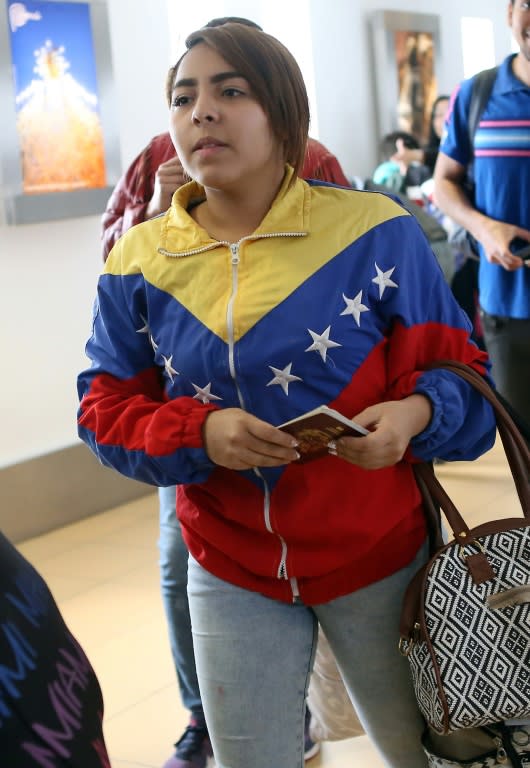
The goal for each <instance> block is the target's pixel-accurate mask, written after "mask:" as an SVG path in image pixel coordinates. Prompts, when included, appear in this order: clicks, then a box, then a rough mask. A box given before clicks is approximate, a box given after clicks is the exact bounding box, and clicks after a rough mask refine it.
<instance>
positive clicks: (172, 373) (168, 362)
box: [162, 355, 180, 383]
mask: <svg viewBox="0 0 530 768" xmlns="http://www.w3.org/2000/svg"><path fill="white" fill-rule="evenodd" d="M162 360H163V361H164V368H165V369H166V373H167V375H168V376H169V378H170V379H171V383H173V376H179V375H180V374H179V372H178V371H176V370H175V369H174V368H173V366H172V365H171V363H172V361H173V355H170V356H169V357H166V356H165V355H162Z"/></svg>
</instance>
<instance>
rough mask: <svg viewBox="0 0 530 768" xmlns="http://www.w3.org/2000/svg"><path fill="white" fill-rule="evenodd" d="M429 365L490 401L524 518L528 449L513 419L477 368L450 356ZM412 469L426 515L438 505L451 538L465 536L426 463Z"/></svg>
mask: <svg viewBox="0 0 530 768" xmlns="http://www.w3.org/2000/svg"><path fill="white" fill-rule="evenodd" d="M429 368H430V369H439V368H443V369H444V370H448V371H450V372H451V373H454V374H455V375H457V376H460V377H461V378H463V379H465V381H467V382H468V383H469V384H471V386H473V387H474V388H475V389H476V390H477V391H478V392H480V394H481V395H482V396H483V397H485V398H486V400H488V402H489V403H491V405H492V406H493V409H494V411H495V416H496V420H497V429H498V431H499V435H500V437H501V440H502V443H503V446H504V450H505V453H506V457H507V459H508V464H509V466H510V470H511V473H512V476H513V479H514V482H515V487H516V490H517V494H518V496H519V501H520V503H521V508H522V511H523V515H524V516H525V517H526V518H530V484H529V477H530V451H529V449H528V446H527V445H526V442H525V440H524V439H523V437H522V435H521V434H520V432H519V430H518V429H517V426H516V425H515V423H514V421H513V419H512V418H511V416H510V415H509V414H508V412H507V411H506V409H505V408H504V407H503V406H502V404H501V403H500V402H499V400H498V399H497V396H496V394H495V391H494V390H493V389H492V388H491V387H490V386H489V385H488V384H487V382H486V381H485V379H483V378H482V376H481V375H480V374H479V373H477V371H475V370H474V369H473V368H471V367H470V366H468V365H465V364H464V363H460V362H457V361H453V360H440V361H438V362H436V363H434V364H433V365H431V366H429ZM414 470H415V473H416V477H417V479H418V481H419V487H420V490H421V491H422V495H423V497H424V500H425V507H426V514H427V516H428V518H429V517H430V511H429V507H432V506H434V507H435V508H436V507H440V508H441V509H442V510H443V512H444V514H445V516H446V518H447V521H448V523H449V525H450V526H451V528H452V531H453V533H454V535H455V538H459V539H460V540H461V539H465V537H466V534H467V532H468V531H469V528H468V526H467V524H466V522H465V520H464V519H463V517H462V515H461V514H460V512H459V511H458V510H457V508H456V506H455V505H454V503H453V502H452V500H451V499H450V497H449V495H448V494H447V492H446V491H445V489H444V488H443V486H442V485H441V483H440V482H439V480H438V479H437V478H436V476H435V475H434V473H433V472H432V470H431V469H430V467H429V466H427V465H422V464H418V465H415V467H414Z"/></svg>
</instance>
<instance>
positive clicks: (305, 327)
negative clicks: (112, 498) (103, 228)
mask: <svg viewBox="0 0 530 768" xmlns="http://www.w3.org/2000/svg"><path fill="white" fill-rule="evenodd" d="M168 88H169V93H170V96H171V110H170V132H171V136H172V139H173V142H174V144H175V148H176V150H177V153H178V155H179V157H180V158H181V160H182V164H183V166H184V168H185V169H186V171H187V173H188V174H189V175H190V176H191V177H192V178H193V179H194V181H193V182H191V183H190V184H187V185H186V186H184V187H182V188H181V189H180V190H178V191H177V192H176V193H175V195H174V197H173V202H172V205H171V208H170V210H169V211H168V212H167V214H165V215H164V216H161V217H159V218H157V219H154V220H152V221H149V222H146V223H144V224H140V225H139V226H137V227H134V228H133V229H132V230H130V231H129V232H128V233H127V234H126V235H125V236H124V237H123V238H122V239H121V240H120V241H119V242H118V243H117V245H116V246H115V247H114V249H113V251H112V253H111V254H110V257H109V259H108V261H107V263H106V266H105V271H104V274H103V275H102V277H101V279H100V283H99V293H98V301H97V304H96V313H95V318H94V327H93V334H92V336H91V338H90V340H89V342H88V345H87V352H88V355H89V357H90V358H91V361H92V366H91V368H90V369H88V370H86V371H85V372H83V373H82V374H81V375H80V379H79V391H80V395H81V406H80V411H79V433H80V435H81V437H82V438H83V439H84V440H85V441H86V442H87V443H88V444H89V445H90V446H91V447H92V449H93V450H94V451H95V452H96V453H97V454H98V456H99V457H100V459H101V461H102V462H103V463H105V464H108V465H110V466H113V467H115V468H116V469H118V470H119V471H121V472H123V473H124V474H126V475H129V476H131V477H135V478H137V479H140V480H143V481H145V482H150V483H153V484H155V485H170V484H172V483H177V484H179V489H178V492H179V496H178V504H177V508H178V511H179V518H180V520H181V524H182V526H183V530H184V535H185V538H186V543H187V545H188V548H189V550H190V552H191V558H190V570H189V581H188V590H189V596H190V608H191V615H192V626H193V632H194V646H195V652H196V661H197V670H198V677H199V682H200V686H201V695H202V698H203V704H204V707H205V714H206V720H207V724H208V730H209V732H210V736H211V739H212V744H213V749H214V756H215V760H216V764H217V765H218V766H219V768H228V766H230V767H231V768H249V766H252V768H270V766H271V765H275V766H280V765H281V766H285V768H295V766H297V767H298V766H301V765H302V762H303V755H302V742H303V739H302V735H303V725H304V706H305V696H306V688H307V682H308V679H309V675H310V670H311V665H312V657H313V652H314V645H315V639H316V627H317V623H318V621H319V622H320V623H321V625H322V627H323V629H324V632H325V634H326V636H327V639H328V641H329V643H330V645H331V647H332V650H333V652H334V654H335V656H336V658H337V660H338V663H339V665H340V667H341V671H342V673H343V675H344V678H345V680H346V683H347V686H348V688H349V691H350V694H351V696H352V700H353V701H354V703H355V706H356V708H357V710H358V712H359V715H360V718H361V721H362V723H363V726H364V727H365V730H366V731H367V733H368V734H369V735H370V737H371V738H372V739H373V741H374V742H375V744H376V746H377V747H378V749H379V750H380V752H381V754H382V755H383V757H384V759H385V760H386V762H387V764H388V765H390V766H396V767H397V766H400V767H402V768H405V766H406V768H420V766H421V768H424V766H425V765H426V760H425V757H424V755H423V753H422V750H421V746H420V735H421V732H422V729H423V722H422V720H421V717H420V715H419V713H418V710H417V707H416V703H415V699H414V695H413V692H412V687H411V683H410V679H409V673H408V669H407V666H406V661H404V660H403V659H400V658H399V654H398V652H397V651H396V640H397V635H398V618H399V612H400V602H401V597H402V595H403V592H404V589H405V587H406V585H407V583H408V581H409V580H410V578H411V577H412V575H413V574H414V573H415V571H416V570H417V568H418V567H419V566H420V564H421V563H422V562H423V561H424V559H425V525H424V521H423V515H422V509H421V503H420V498H419V494H418V490H417V488H416V485H415V483H414V479H413V474H412V470H411V466H410V462H411V461H413V460H414V459H415V458H416V459H430V458H432V457H433V456H436V455H437V456H443V457H444V458H446V459H456V458H459V459H464V458H465V459H470V458H473V457H475V456H478V455H479V454H481V453H482V452H483V451H485V450H487V449H488V448H489V447H490V446H491V444H492V442H493V439H494V420H493V416H492V413H491V410H490V408H489V406H488V405H487V404H485V403H484V402H482V400H481V399H480V397H478V396H477V395H476V394H475V393H474V392H472V391H470V389H469V388H468V386H467V385H466V384H465V383H464V382H463V381H461V380H459V379H457V378H456V377H454V376H452V375H451V374H449V373H447V372H440V371H430V372H424V371H423V370H422V369H423V368H424V367H425V366H426V365H428V364H429V363H430V362H432V361H435V360H436V359H440V358H448V357H452V358H455V359H459V360H463V361H466V362H468V363H470V364H471V365H473V366H474V367H475V368H476V369H477V370H479V371H480V372H481V373H483V374H485V372H486V356H485V354H484V353H481V352H480V351H479V350H478V349H477V348H476V346H475V345H474V344H473V343H472V342H471V341H470V339H469V330H470V328H469V324H468V323H467V321H466V320H465V318H464V316H463V314H462V313H461V312H460V310H459V309H458V307H457V305H456V304H455V302H454V301H453V299H452V297H451V295H450V292H449V290H448V288H447V287H446V285H445V283H444V280H443V276H442V274H441V271H440V270H439V269H438V266H437V264H436V262H435V259H434V256H433V254H432V252H431V251H430V250H429V248H428V246H427V243H426V240H425V238H424V236H423V235H422V233H421V231H420V229H419V227H418V225H417V224H416V223H415V221H414V220H413V217H412V216H410V215H408V214H407V212H406V211H405V210H404V209H402V208H401V207H400V206H398V205H397V204H396V203H395V202H394V201H393V200H391V199H390V198H388V197H387V196H386V195H380V194H376V193H368V192H361V191H356V190H346V189H341V188H336V187H331V186H328V185H323V184H321V183H319V182H311V183H308V182H305V181H302V180H300V179H298V178H297V177H296V174H297V171H298V169H299V167H300V164H301V163H302V161H303V156H304V146H305V141H306V136H307V133H308V123H309V110H308V102H307V95H306V91H305V87H304V84H303V80H302V77H301V74H300V70H299V68H298V66H297V65H296V62H295V61H294V59H293V58H292V56H291V55H290V53H289V52H288V51H287V50H286V49H285V48H284V47H283V46H282V45H281V44H280V43H278V41H277V40H275V39H274V38H272V37H270V36H269V35H266V34H265V33H263V32H260V31H258V30H255V29H250V28H248V27H244V26H242V25H239V24H227V25H224V26H223V27H218V28H212V29H202V30H199V31H198V32H196V33H194V34H192V35H191V36H190V37H189V38H188V40H187V51H186V53H185V54H184V55H183V56H182V58H181V59H180V60H179V62H178V63H177V64H176V65H175V67H174V68H173V69H172V70H171V72H170V77H169V80H168ZM322 403H325V404H328V405H331V406H332V407H334V408H336V409H337V410H340V411H341V412H342V413H344V414H345V415H347V416H349V417H353V418H355V420H356V421H357V422H359V423H361V424H362V425H363V426H365V427H367V428H369V429H370V434H369V435H367V436H366V437H362V438H343V439H341V440H338V441H336V443H330V445H329V455H327V456H325V457H324V458H321V459H318V460H315V461H312V462H307V463H300V462H299V460H298V459H299V454H298V452H297V445H296V441H295V440H294V439H293V438H292V437H291V436H290V435H288V434H286V433H284V432H283V431H281V430H279V429H278V428H277V427H276V426H274V425H278V424H282V423H283V422H285V421H287V420H289V419H292V418H294V417H296V416H299V415H301V414H302V413H304V412H305V411H308V410H311V409H312V408H315V407H316V406H318V405H321V404H322ZM396 712H399V718H396Z"/></svg>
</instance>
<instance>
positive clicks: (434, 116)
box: [391, 95, 449, 176]
mask: <svg viewBox="0 0 530 768" xmlns="http://www.w3.org/2000/svg"><path fill="white" fill-rule="evenodd" d="M448 107H449V96H445V95H441V96H438V98H437V99H436V100H435V102H434V104H433V105H432V110H431V118H430V123H429V138H428V140H427V144H426V146H424V147H420V146H419V144H418V143H417V146H415V147H413V146H410V145H408V144H407V143H406V142H405V141H404V140H403V138H401V137H399V136H398V137H397V138H396V141H395V146H394V151H393V153H392V155H391V159H392V160H393V161H394V162H395V163H397V164H398V165H399V166H400V167H401V168H402V172H406V170H407V169H408V168H409V167H410V166H411V165H413V164H417V165H423V166H426V167H427V168H428V169H429V171H430V175H431V176H432V174H433V172H434V166H435V163H436V158H437V157H438V151H439V148H440V139H441V138H442V133H443V129H444V121H445V116H446V114H447V109H448Z"/></svg>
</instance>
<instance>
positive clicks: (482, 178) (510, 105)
mask: <svg viewBox="0 0 530 768" xmlns="http://www.w3.org/2000/svg"><path fill="white" fill-rule="evenodd" d="M507 14H508V23H509V25H510V27H511V30H512V34H513V36H514V39H515V40H516V41H517V43H518V45H519V47H520V50H519V53H516V54H511V55H509V56H507V57H506V59H504V61H503V62H502V63H501V65H500V66H499V68H498V71H497V76H496V79H495V82H494V84H493V88H492V91H491V94H490V97H489V100H488V102H487V104H486V106H485V108H484V110H483V112H482V114H481V116H480V119H479V123H478V127H477V130H476V132H475V135H474V141H473V147H472V148H471V146H470V142H469V127H468V124H469V112H470V109H469V106H470V102H471V93H472V88H473V79H474V78H470V79H468V80H465V81H464V82H463V83H461V84H460V85H459V86H458V88H457V89H456V91H455V93H454V94H453V96H452V99H451V104H450V107H449V111H448V115H447V118H446V128H445V133H444V136H443V137H442V142H441V145H440V154H439V156H438V160H437V164H436V169H435V174H434V179H435V190H434V195H435V200H436V203H437V204H438V206H439V207H440V208H441V209H442V210H443V211H445V213H447V214H448V215H449V216H451V217H452V218H453V219H455V220H456V221H457V222H458V223H459V224H461V225H462V226H463V227H464V228H465V229H466V230H468V231H469V232H470V233H471V234H472V235H473V236H474V237H475V238H476V240H477V241H478V242H479V245H480V269H479V303H480V312H481V318H482V323H483V328H484V339H485V342H486V346H487V349H488V352H489V355H490V357H491V360H492V363H493V377H494V379H495V382H496V384H497V388H498V390H499V392H500V393H501V394H502V395H504V397H505V398H506V399H507V400H508V402H509V404H510V405H512V406H513V408H514V409H515V411H516V412H517V413H518V414H519V415H520V416H521V417H522V419H523V421H524V422H526V423H528V424H530V396H529V393H530V259H529V258H528V255H529V252H530V2H528V1H527V0H510V2H509V3H508V8H507ZM470 163H473V175H474V180H475V199H474V201H471V200H469V198H468V197H467V196H466V194H465V192H464V190H463V188H462V181H463V179H464V177H465V175H466V170H467V166H468V165H469V164H470Z"/></svg>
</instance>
